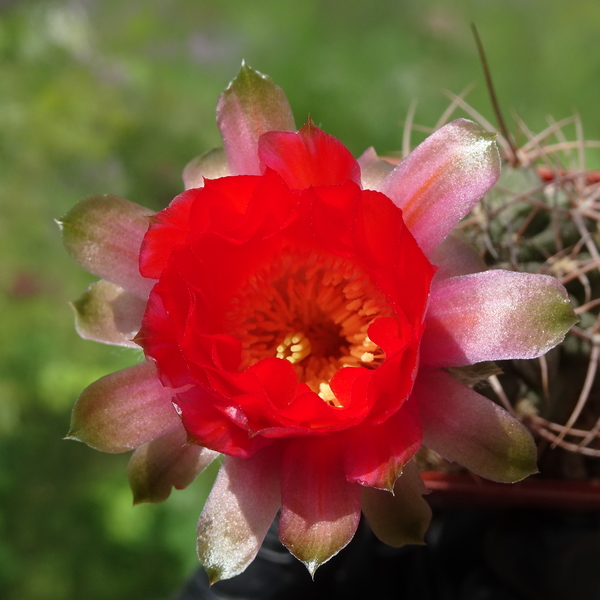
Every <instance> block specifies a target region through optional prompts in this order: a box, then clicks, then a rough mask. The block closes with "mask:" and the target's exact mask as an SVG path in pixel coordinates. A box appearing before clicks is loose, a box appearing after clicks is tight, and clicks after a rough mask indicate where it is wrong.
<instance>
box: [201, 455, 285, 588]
mask: <svg viewBox="0 0 600 600" xmlns="http://www.w3.org/2000/svg"><path fill="white" fill-rule="evenodd" d="M278 467H279V457H278V454H277V451H274V448H273V447H272V446H271V447H269V448H265V449H264V450H262V451H261V452H258V453H256V454H255V455H254V456H253V457H252V458H245V459H239V458H233V457H230V456H228V457H226V458H225V460H224V461H223V465H222V466H221V469H220V470H219V474H218V475H217V479H216V481H215V484H214V486H213V488H212V491H211V492H210V495H209V497H208V500H207V501H206V504H205V505H204V510H203V511H202V514H201V515H200V520H199V521H198V545H197V548H198V558H199V559H200V562H201V563H202V566H203V567H204V570H205V571H206V573H207V575H208V578H209V581H210V583H211V584H213V583H215V582H217V581H219V580H221V579H229V578H230V577H234V576H235V575H238V574H239V573H241V572H242V571H243V570H244V569H245V568H246V567H247V566H248V565H249V564H250V563H251V562H252V561H253V560H254V557H255V556H256V553H257V552H258V550H259V548H260V545H261V544H262V541H263V539H264V537H265V535H266V534H267V530H268V529H269V526H270V525H271V523H272V522H273V519H274V518H275V515H276V514H277V510H278V509H279V505H280V494H279V477H278Z"/></svg>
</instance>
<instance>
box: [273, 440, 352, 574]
mask: <svg viewBox="0 0 600 600" xmlns="http://www.w3.org/2000/svg"><path fill="white" fill-rule="evenodd" d="M281 503H282V509H281V518H280V520H279V538H280V540H281V541H282V543H283V544H284V545H285V546H286V547H287V548H288V550H289V551H290V552H291V553H292V554H293V555H294V556H295V557H296V558H298V559H299V560H301V561H302V562H303V563H304V564H305V565H306V568H307V569H308V570H309V572H310V574H311V575H314V573H315V571H316V570H317V568H318V567H319V566H320V565H322V564H323V563H325V562H327V561H328V560H329V559H330V558H332V557H333V556H335V555H336V554H337V553H338V552H339V551H340V550H341V549H342V548H344V547H345V546H346V545H347V544H348V542H350V540H351V539H352V537H353V536H354V533H355V532H356V528H357V527H358V522H359V520H360V486H359V485H358V484H356V483H349V482H348V481H347V480H346V478H345V477H344V474H343V471H342V469H341V458H340V456H339V452H338V448H337V446H336V444H335V441H332V440H331V438H328V437H323V438H319V439H311V440H308V441H304V440H296V441H293V442H291V443H290V444H289V445H288V446H287V448H286V450H285V453H284V455H283V458H282V465H281Z"/></svg>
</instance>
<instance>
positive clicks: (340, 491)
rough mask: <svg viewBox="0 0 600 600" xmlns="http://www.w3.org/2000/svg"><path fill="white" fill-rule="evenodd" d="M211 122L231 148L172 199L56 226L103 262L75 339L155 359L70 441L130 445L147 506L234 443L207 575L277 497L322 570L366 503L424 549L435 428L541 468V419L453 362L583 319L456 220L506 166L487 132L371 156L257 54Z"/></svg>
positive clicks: (475, 463)
mask: <svg viewBox="0 0 600 600" xmlns="http://www.w3.org/2000/svg"><path fill="white" fill-rule="evenodd" d="M217 120H218V124H219V127H220V130H221V133H222V136H223V141H224V151H220V150H218V151H213V152H211V153H208V154H206V155H203V156H202V157H200V158H199V159H197V160H196V161H194V162H193V163H191V164H190V165H189V166H188V167H187V168H186V170H185V172H184V181H185V183H186V188H187V190H186V191H185V192H184V193H182V194H181V195H180V196H178V197H177V198H175V199H174V200H173V202H172V203H171V204H170V206H169V207H168V208H166V209H165V210H163V211H160V212H159V213H158V214H156V215H151V213H150V211H147V210H146V209H143V208H141V207H139V206H137V205H135V204H132V203H130V202H128V201H126V200H123V199H121V198H117V197H115V196H104V197H92V198H88V199H87V200H84V201H83V202H82V203H80V204H79V205H77V206H76V207H75V208H74V209H73V210H72V211H71V212H70V213H69V214H68V215H67V216H66V217H65V218H64V219H63V220H62V227H63V232H64V238H65V242H66V245H67V248H68V249H69V251H70V253H71V254H72V255H73V257H74V258H75V259H76V260H77V261H78V262H79V263H80V264H82V265H83V266H84V267H85V268H86V269H88V270H89V271H90V272H92V273H94V274H96V275H99V276H100V277H102V278H103V279H102V280H100V281H99V282H97V283H95V284H93V285H92V286H91V287H90V289H89V290H88V291H87V292H86V294H85V295H84V296H83V298H82V299H80V300H79V301H77V302H76V303H75V305H74V306H75V309H76V316H77V327H78V330H79V333H80V334H81V335H82V336H83V337H86V338H90V339H94V340H97V341H102V342H106V343H111V344H121V345H124V346H135V345H139V346H141V347H142V348H143V350H144V353H145V357H146V360H145V361H144V362H142V363H141V364H139V365H136V366H133V367H130V368H129V369H125V370H124V371H121V372H119V373H114V374H112V375H108V376H106V377H104V378H102V379H100V380H99V381H97V382H96V383H94V384H92V385H91V386H90V387H88V388H87V389H86V390H85V391H84V392H83V394H82V395H81V397H80V398H79V400H78V401H77V404H76V406H75V409H74V412H73V419H72V426H71V432H70V437H72V438H76V439H79V440H82V441H84V442H86V443H88V444H89V445H90V446H92V447H94V448H98V449H100V450H104V451H108V452H122V451H126V450H130V449H134V448H137V449H136V451H135V453H134V454H133V456H132V458H131V462H130V465H129V474H130V482H131V485H132V488H133V491H134V496H135V500H136V501H138V502H141V501H161V500H164V499H165V498H166V497H167V496H168V495H169V494H170V491H171V488H172V487H176V488H182V487H185V486H186V485H188V484H189V483H190V481H191V480H192V479H193V478H194V477H195V476H196V475H197V474H198V473H199V472H200V471H201V470H202V469H203V468H204V467H205V466H206V465H207V464H208V463H209V462H210V461H211V460H213V458H215V456H217V455H218V453H222V454H225V455H226V458H225V460H224V462H223V465H222V466H221V469H220V471H219V475H218V477H217V480H216V482H215V485H214V487H213V490H212V492H211V494H210V497H209V499H208V501H207V503H206V506H205V508H204V511H203V513H202V515H201V517H200V522H199V530H198V534H199V537H198V553H199V556H200V560H201V562H202V564H203V565H204V567H205V568H206V570H207V572H208V574H209V577H210V579H211V581H216V580H218V579H223V578H228V577H232V576H234V575H236V574H238V573H240V572H241V571H243V570H244V569H245V567H246V566H247V565H248V564H249V563H250V562H251V561H252V559H253V558H254V556H255V555H256V552H257V551H258V548H259V547H260V544H261V542H262V539H263V537H264V535H265V534H266V531H267V529H268V527H269V525H270V524H271V522H272V521H273V519H274V517H275V515H276V513H277V512H278V511H279V510H281V518H280V524H279V530H280V538H281V540H282V542H283V543H284V544H285V545H286V546H287V547H288V548H289V549H290V551H291V552H292V553H293V554H294V555H295V556H297V557H298V558H299V559H300V560H302V561H303V562H304V563H305V564H306V565H307V567H308V569H309V570H310V571H311V573H314V571H315V570H316V568H317V567H318V566H319V565H320V564H322V563H324V562H325V561H327V560H328V559H329V558H331V557H332V556H333V555H335V554H336V553H337V552H338V551H339V550H340V549H341V548H343V547H344V546H345V545H346V544H347V543H348V542H349V541H350V539H351V538H352V536H353V535H354V532H355V530H356V527H357V525H358V520H359V516H360V512H361V510H362V511H363V513H364V514H365V516H366V518H367V520H368V521H369V523H370V525H371V527H372V528H373V530H374V532H375V533H376V534H377V535H378V536H379V537H380V538H381V539H382V540H383V541H385V542H387V543H390V544H392V545H401V544H403V543H410V542H412V543H420V542H422V538H423V534H424V531H425V529H426V527H427V524H428V521H429V518H430V511H429V507H428V505H427V503H426V502H425V501H424V500H423V498H422V494H423V493H424V491H425V490H424V487H423V484H422V483H421V480H420V478H419V475H418V471H417V469H416V467H415V466H414V464H413V462H412V461H411V459H412V457H413V455H414V454H415V452H416V451H417V449H418V448H419V447H420V445H421V444H422V443H424V444H425V445H427V446H429V447H430V448H432V449H433V450H435V451H437V452H439V453H440V454H441V455H442V456H444V457H445V458H447V459H449V460H455V461H457V462H459V463H461V464H463V465H464V466H466V467H468V468H469V469H471V470H472V471H473V472H475V473H477V474H479V475H481V476H483V477H486V478H489V479H492V480H495V481H506V482H509V481H516V480H519V479H522V478H523V477H525V476H527V475H528V474H530V473H532V472H534V471H535V446H534V444H533V441H532V439H531V436H530V435H529V433H528V432H527V430H526V429H525V428H524V427H523V426H522V425H521V424H520V423H519V422H518V421H516V420H515V419H514V418H513V417H511V416H510V415H509V414H508V413H506V412H505V411H504V410H503V409H501V408H499V407H498V406H497V405H496V404H494V403H493V402H491V401H489V400H487V399H486V398H484V397H482V396H480V395H479V394H477V393H476V392H474V391H473V390H472V389H470V388H469V387H467V386H465V385H464V384H462V383H460V382H459V381H457V380H456V379H454V377H453V376H452V375H450V374H449V373H448V372H447V371H446V370H445V369H446V368H447V367H461V366H465V365H472V364H475V363H479V362H482V361H489V360H499V359H509V358H532V357H535V356H539V355H541V354H542V353H544V352H546V351H547V350H548V349H550V348H551V347H552V346H554V345H555V344H557V343H558V342H559V341H560V340H561V339H562V338H563V336H564V334H565V332H566V331H567V329H568V328H569V327H570V326H571V325H572V324H573V322H574V321H575V318H574V314H573V312H572V310H571V308H570V306H569V303H568V300H567V296H566V293H565V291H564V289H563V288H562V287H561V286H560V285H559V284H558V282H557V281H556V280H554V279H552V278H550V277H546V276H542V275H530V274H523V273H514V272H507V271H499V270H496V271H486V270H485V266H484V265H482V264H481V263H480V262H479V260H478V258H477V256H476V255H475V254H474V253H473V251H472V250H470V248H469V247H468V246H466V244H464V243H463V242H461V241H460V239H459V238H457V237H454V236H453V235H449V234H450V233H451V231H452V229H453V228H454V226H455V225H456V224H457V222H458V221H459V220H460V219H461V218H462V217H463V216H464V215H465V214H466V213H467V212H468V211H469V210H470V209H471V208H472V207H473V205H474V204H475V203H476V202H477V201H478V200H479V198H480V197H481V196H482V195H483V194H484V193H485V192H486V191H487V190H488V189H489V188H490V187H491V186H492V185H493V184H494V182H495V181H496V179H497V177H498V174H499V170H500V159H499V156H498V152H497V149H496V147H495V144H494V141H493V137H494V136H493V135H490V134H487V133H485V132H483V131H482V130H481V129H480V128H479V127H478V126H477V125H475V124H474V123H472V122H470V121H466V120H458V121H454V122H452V123H450V124H449V125H447V126H446V127H444V128H442V129H440V130H439V131H438V132H436V133H435V134H433V135H432V136H431V137H430V138H428V139H427V140H426V141H425V142H424V143H423V144H421V145H420V146H419V147H418V148H417V149H416V150H415V151H414V152H413V153H412V154H411V155H410V156H409V157H408V158H407V159H406V160H404V161H402V162H401V163H400V164H399V165H398V166H397V167H395V168H393V167H392V166H391V165H388V164H387V163H385V162H384V161H381V160H379V159H378V158H377V156H376V155H375V153H374V151H372V150H369V151H367V152H366V153H365V154H364V155H363V156H362V157H361V158H360V159H359V160H358V161H356V160H355V159H354V158H353V157H352V156H351V154H350V153H349V151H348V150H347V149H346V148H345V147H344V146H343V145H342V144H341V142H339V141H338V140H337V139H335V138H333V137H332V136H330V135H328V134H326V133H324V132H323V131H321V130H320V129H319V128H317V127H315V126H314V125H313V124H312V122H311V121H310V120H309V121H308V122H307V123H306V124H305V125H304V126H303V127H302V128H301V129H300V130H299V131H295V127H294V123H293V119H292V115H291V111H290V108H289V104H288V102H287V100H286V98H285V95H284V94H283V92H282V91H281V90H280V89H279V88H278V87H277V86H275V85H274V84H273V83H272V82H271V81H270V80H269V79H268V78H266V77H264V76H262V75H260V74H259V73H257V72H255V71H253V70H251V69H250V68H248V67H247V66H243V67H242V70H241V71H240V73H239V74H238V76H237V77H236V79H235V80H234V81H233V82H232V84H231V85H230V86H229V88H228V89H227V90H226V91H225V92H224V93H223V95H222V96H221V98H220V101H219V104H218V108H217ZM392 491H393V492H394V493H393V494H392V493H390V492H392Z"/></svg>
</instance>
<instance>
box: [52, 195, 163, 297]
mask: <svg viewBox="0 0 600 600" xmlns="http://www.w3.org/2000/svg"><path fill="white" fill-rule="evenodd" d="M152 214H153V213H152V211H151V210H148V209H147V208H144V207H143V206H139V205H138V204H134V203H133V202H129V200H125V199H124V198H120V197H119V196H112V195H107V196H90V197H89V198H86V199H85V200H82V201H81V202H79V203H78V204H76V205H75V206H74V207H73V208H72V209H71V210H70V211H69V212H68V213H67V214H66V215H65V216H64V217H63V218H62V219H61V220H60V221H59V225H60V228H61V229H62V233H63V241H64V244H65V247H66V248H67V251H68V252H69V254H70V255H71V257H72V258H73V259H74V260H75V261H76V262H77V263H79V264H80V265H81V266H82V267H83V268H84V269H85V270H86V271H89V272H90V273H92V274H93V275H98V277H103V278H104V279H107V280H108V281H112V282H113V283H116V284H117V285H118V286H120V287H122V288H123V289H124V290H126V291H127V292H130V293H131V294H133V295H135V296H137V297H138V298H141V299H143V300H146V299H147V298H148V294H149V293H150V290H151V289H152V286H153V285H154V282H153V281H149V280H148V279H144V277H142V276H141V275H140V271H139V256H140V246H141V245H142V239H143V237H144V235H145V233H146V231H147V229H148V225H149V224H150V220H149V217H150V216H151V215H152Z"/></svg>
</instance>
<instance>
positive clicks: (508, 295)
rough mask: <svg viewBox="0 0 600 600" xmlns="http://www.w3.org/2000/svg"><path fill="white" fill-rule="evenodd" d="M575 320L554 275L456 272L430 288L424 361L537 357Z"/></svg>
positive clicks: (450, 362) (457, 363) (460, 362)
mask: <svg viewBox="0 0 600 600" xmlns="http://www.w3.org/2000/svg"><path fill="white" fill-rule="evenodd" d="M577 320H578V319H577V317H576V315H575V313H574V312H573V309H572V308H571V305H570V304H569V299H568V296H567V292H566V290H565V289H564V288H563V287H562V285H560V283H559V282H558V280H556V279H555V278H554V277H549V276H547V275H532V274H530V273H515V272H512V271H486V272H484V273H474V274H472V275H465V276H464V277H452V278H450V279H446V280H444V281H442V282H440V283H439V285H434V286H433V288H432V293H431V299H430V306H429V311H428V313H427V326H426V329H425V334H424V336H423V340H422V345H421V361H422V363H423V364H425V365H431V366H437V367H455V366H462V365H471V364H474V363H478V362H482V361H487V360H508V359H516V358H536V357H537V356H540V355H542V354H544V353H545V352H547V351H548V350H550V348H553V347H554V346H556V344H558V343H559V342H561V341H562V340H563V338H564V336H565V334H566V333H567V331H568V330H569V328H570V327H571V326H572V325H574V324H575V323H577Z"/></svg>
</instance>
